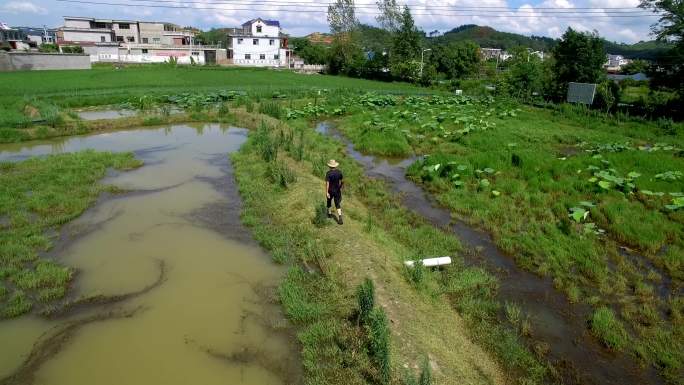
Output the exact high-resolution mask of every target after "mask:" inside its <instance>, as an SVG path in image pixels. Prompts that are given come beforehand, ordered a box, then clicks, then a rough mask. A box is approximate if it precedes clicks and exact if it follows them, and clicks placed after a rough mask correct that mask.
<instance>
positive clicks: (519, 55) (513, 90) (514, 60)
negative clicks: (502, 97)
mask: <svg viewBox="0 0 684 385" xmlns="http://www.w3.org/2000/svg"><path fill="white" fill-rule="evenodd" d="M512 54H513V57H511V58H510V59H508V61H507V62H506V64H507V66H508V71H507V72H506V74H505V75H504V80H505V82H506V88H507V89H508V93H509V94H510V95H511V96H514V97H516V98H520V99H523V100H525V101H528V100H530V99H531V98H532V97H533V96H534V93H535V92H536V93H541V91H542V87H543V83H544V68H543V63H542V61H541V58H540V57H539V56H537V55H534V54H532V53H531V52H530V51H529V50H528V49H526V48H524V47H517V48H515V49H513V50H512Z"/></svg>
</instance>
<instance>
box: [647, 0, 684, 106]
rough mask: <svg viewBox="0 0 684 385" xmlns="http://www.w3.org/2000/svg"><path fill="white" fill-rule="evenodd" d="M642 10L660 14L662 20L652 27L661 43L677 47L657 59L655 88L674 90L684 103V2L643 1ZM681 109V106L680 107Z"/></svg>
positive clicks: (653, 74) (680, 0) (669, 0)
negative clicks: (657, 69) (657, 68)
mask: <svg viewBox="0 0 684 385" xmlns="http://www.w3.org/2000/svg"><path fill="white" fill-rule="evenodd" d="M639 6H640V7H641V8H646V9H651V10H653V12H657V13H659V14H660V15H661V16H660V19H659V20H658V22H657V23H655V24H653V25H652V26H651V28H652V30H653V33H655V34H656V36H657V38H658V40H660V41H671V42H674V44H675V46H674V47H673V48H672V49H670V50H669V51H668V52H666V53H665V54H663V55H661V56H660V57H659V58H658V59H657V63H658V66H657V67H660V68H659V71H656V72H654V73H652V76H653V81H652V83H651V84H652V85H653V86H661V87H665V88H670V89H674V90H675V91H676V92H677V93H678V95H679V99H680V103H681V102H682V101H684V2H682V0H642V1H641V4H640V5H639ZM680 107H681V106H680Z"/></svg>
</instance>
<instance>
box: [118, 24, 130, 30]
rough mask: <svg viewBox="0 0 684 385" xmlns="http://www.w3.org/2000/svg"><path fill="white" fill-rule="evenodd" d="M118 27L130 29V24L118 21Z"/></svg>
mask: <svg viewBox="0 0 684 385" xmlns="http://www.w3.org/2000/svg"><path fill="white" fill-rule="evenodd" d="M119 29H131V25H130V24H128V23H126V24H122V23H119Z"/></svg>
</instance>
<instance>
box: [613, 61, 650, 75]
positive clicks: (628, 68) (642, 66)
mask: <svg viewBox="0 0 684 385" xmlns="http://www.w3.org/2000/svg"><path fill="white" fill-rule="evenodd" d="M649 65H650V64H649V63H648V62H647V61H646V60H640V59H635V60H632V61H631V62H629V63H628V64H626V65H624V66H622V68H620V72H622V73H623V74H627V75H633V74H638V73H639V72H643V73H645V72H646V71H648V67H649Z"/></svg>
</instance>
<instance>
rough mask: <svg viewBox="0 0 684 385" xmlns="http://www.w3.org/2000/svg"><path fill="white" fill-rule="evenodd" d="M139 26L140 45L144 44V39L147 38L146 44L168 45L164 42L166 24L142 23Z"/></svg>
mask: <svg viewBox="0 0 684 385" xmlns="http://www.w3.org/2000/svg"><path fill="white" fill-rule="evenodd" d="M138 26H139V27H140V43H143V38H146V39H147V43H144V44H167V43H166V42H164V41H163V40H164V24H162V23H150V22H144V21H141V22H139V23H138Z"/></svg>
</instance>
